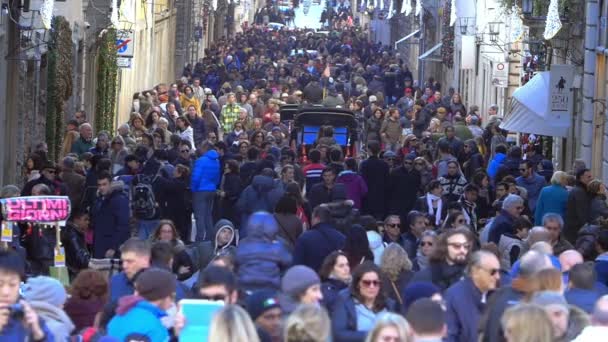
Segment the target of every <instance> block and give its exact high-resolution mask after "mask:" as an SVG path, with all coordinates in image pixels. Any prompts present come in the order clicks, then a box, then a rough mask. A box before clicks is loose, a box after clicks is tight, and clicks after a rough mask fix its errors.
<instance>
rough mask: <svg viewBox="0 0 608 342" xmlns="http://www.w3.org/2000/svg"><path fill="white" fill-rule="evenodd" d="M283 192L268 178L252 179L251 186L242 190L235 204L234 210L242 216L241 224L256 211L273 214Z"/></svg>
mask: <svg viewBox="0 0 608 342" xmlns="http://www.w3.org/2000/svg"><path fill="white" fill-rule="evenodd" d="M284 192H285V191H284V190H283V187H282V186H281V185H279V184H276V183H275V182H274V181H273V179H272V178H270V177H268V176H263V175H257V176H255V177H253V181H252V182H251V184H250V185H249V186H247V187H246V188H245V190H243V192H242V193H241V195H240V196H239V199H238V201H237V202H236V209H237V210H238V212H240V213H241V215H242V217H241V223H242V224H245V223H246V222H247V219H248V218H249V216H250V215H251V214H253V213H255V212H257V211H266V212H269V213H272V212H274V207H275V206H276V205H277V203H278V202H279V199H281V197H282V196H283V193H284ZM245 233H246V234H249V232H245Z"/></svg>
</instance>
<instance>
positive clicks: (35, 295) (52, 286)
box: [21, 276, 68, 307]
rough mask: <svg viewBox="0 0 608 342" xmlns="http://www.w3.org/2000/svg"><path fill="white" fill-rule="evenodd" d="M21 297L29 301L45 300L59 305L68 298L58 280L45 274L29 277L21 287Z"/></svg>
mask: <svg viewBox="0 0 608 342" xmlns="http://www.w3.org/2000/svg"><path fill="white" fill-rule="evenodd" d="M21 290H22V291H23V297H25V299H27V300H29V301H38V302H47V303H49V304H51V305H53V306H56V307H61V306H62V305H63V304H65V301H66V300H67V299H68V295H67V292H66V291H65V287H63V285H62V284H61V283H60V282H59V280H57V279H55V278H51V277H46V276H38V277H33V278H29V279H28V280H27V282H26V283H25V284H24V285H23V287H22V288H21Z"/></svg>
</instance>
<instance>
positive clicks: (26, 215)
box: [0, 196, 70, 222]
mask: <svg viewBox="0 0 608 342" xmlns="http://www.w3.org/2000/svg"><path fill="white" fill-rule="evenodd" d="M0 203H2V213H3V215H4V220H6V221H11V222H59V221H65V220H67V219H68V217H69V216H70V199H69V198H68V197H67V196H30V197H11V198H4V199H1V200H0Z"/></svg>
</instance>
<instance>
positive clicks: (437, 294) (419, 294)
mask: <svg viewBox="0 0 608 342" xmlns="http://www.w3.org/2000/svg"><path fill="white" fill-rule="evenodd" d="M401 298H403V305H402V306H401V313H402V314H403V315H404V316H405V315H406V313H407V311H408V309H409V307H410V305H412V303H414V302H415V301H417V300H418V299H422V298H430V299H431V300H433V301H436V302H442V301H443V297H442V296H441V289H440V288H439V287H437V286H435V284H433V283H431V282H428V281H415V282H410V283H409V284H408V285H407V287H405V288H404V289H403V290H402V292H401Z"/></svg>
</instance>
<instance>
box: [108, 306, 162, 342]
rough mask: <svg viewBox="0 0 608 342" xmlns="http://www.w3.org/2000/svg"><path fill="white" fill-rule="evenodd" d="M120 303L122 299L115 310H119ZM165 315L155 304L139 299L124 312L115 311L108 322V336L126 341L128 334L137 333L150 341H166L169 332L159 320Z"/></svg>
mask: <svg viewBox="0 0 608 342" xmlns="http://www.w3.org/2000/svg"><path fill="white" fill-rule="evenodd" d="M125 299H131V298H125ZM122 305H123V301H122V300H121V303H119V305H118V309H117V312H120V310H121V306H122ZM166 315H167V314H166V312H165V311H163V310H161V309H160V308H158V307H157V306H154V305H152V304H151V303H150V302H148V301H145V300H143V299H140V300H139V301H137V302H136V303H135V304H134V305H133V306H132V307H130V308H129V309H127V311H126V312H124V313H122V314H120V313H117V314H116V316H114V318H112V320H110V323H108V336H111V337H115V338H117V339H119V340H120V341H126V340H127V337H128V336H130V335H132V334H139V335H143V336H146V337H148V338H149V341H150V342H165V341H168V340H169V332H168V330H167V328H165V327H164V326H163V325H162V323H161V321H160V319H161V318H162V317H164V316H166ZM138 340H139V339H138Z"/></svg>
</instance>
